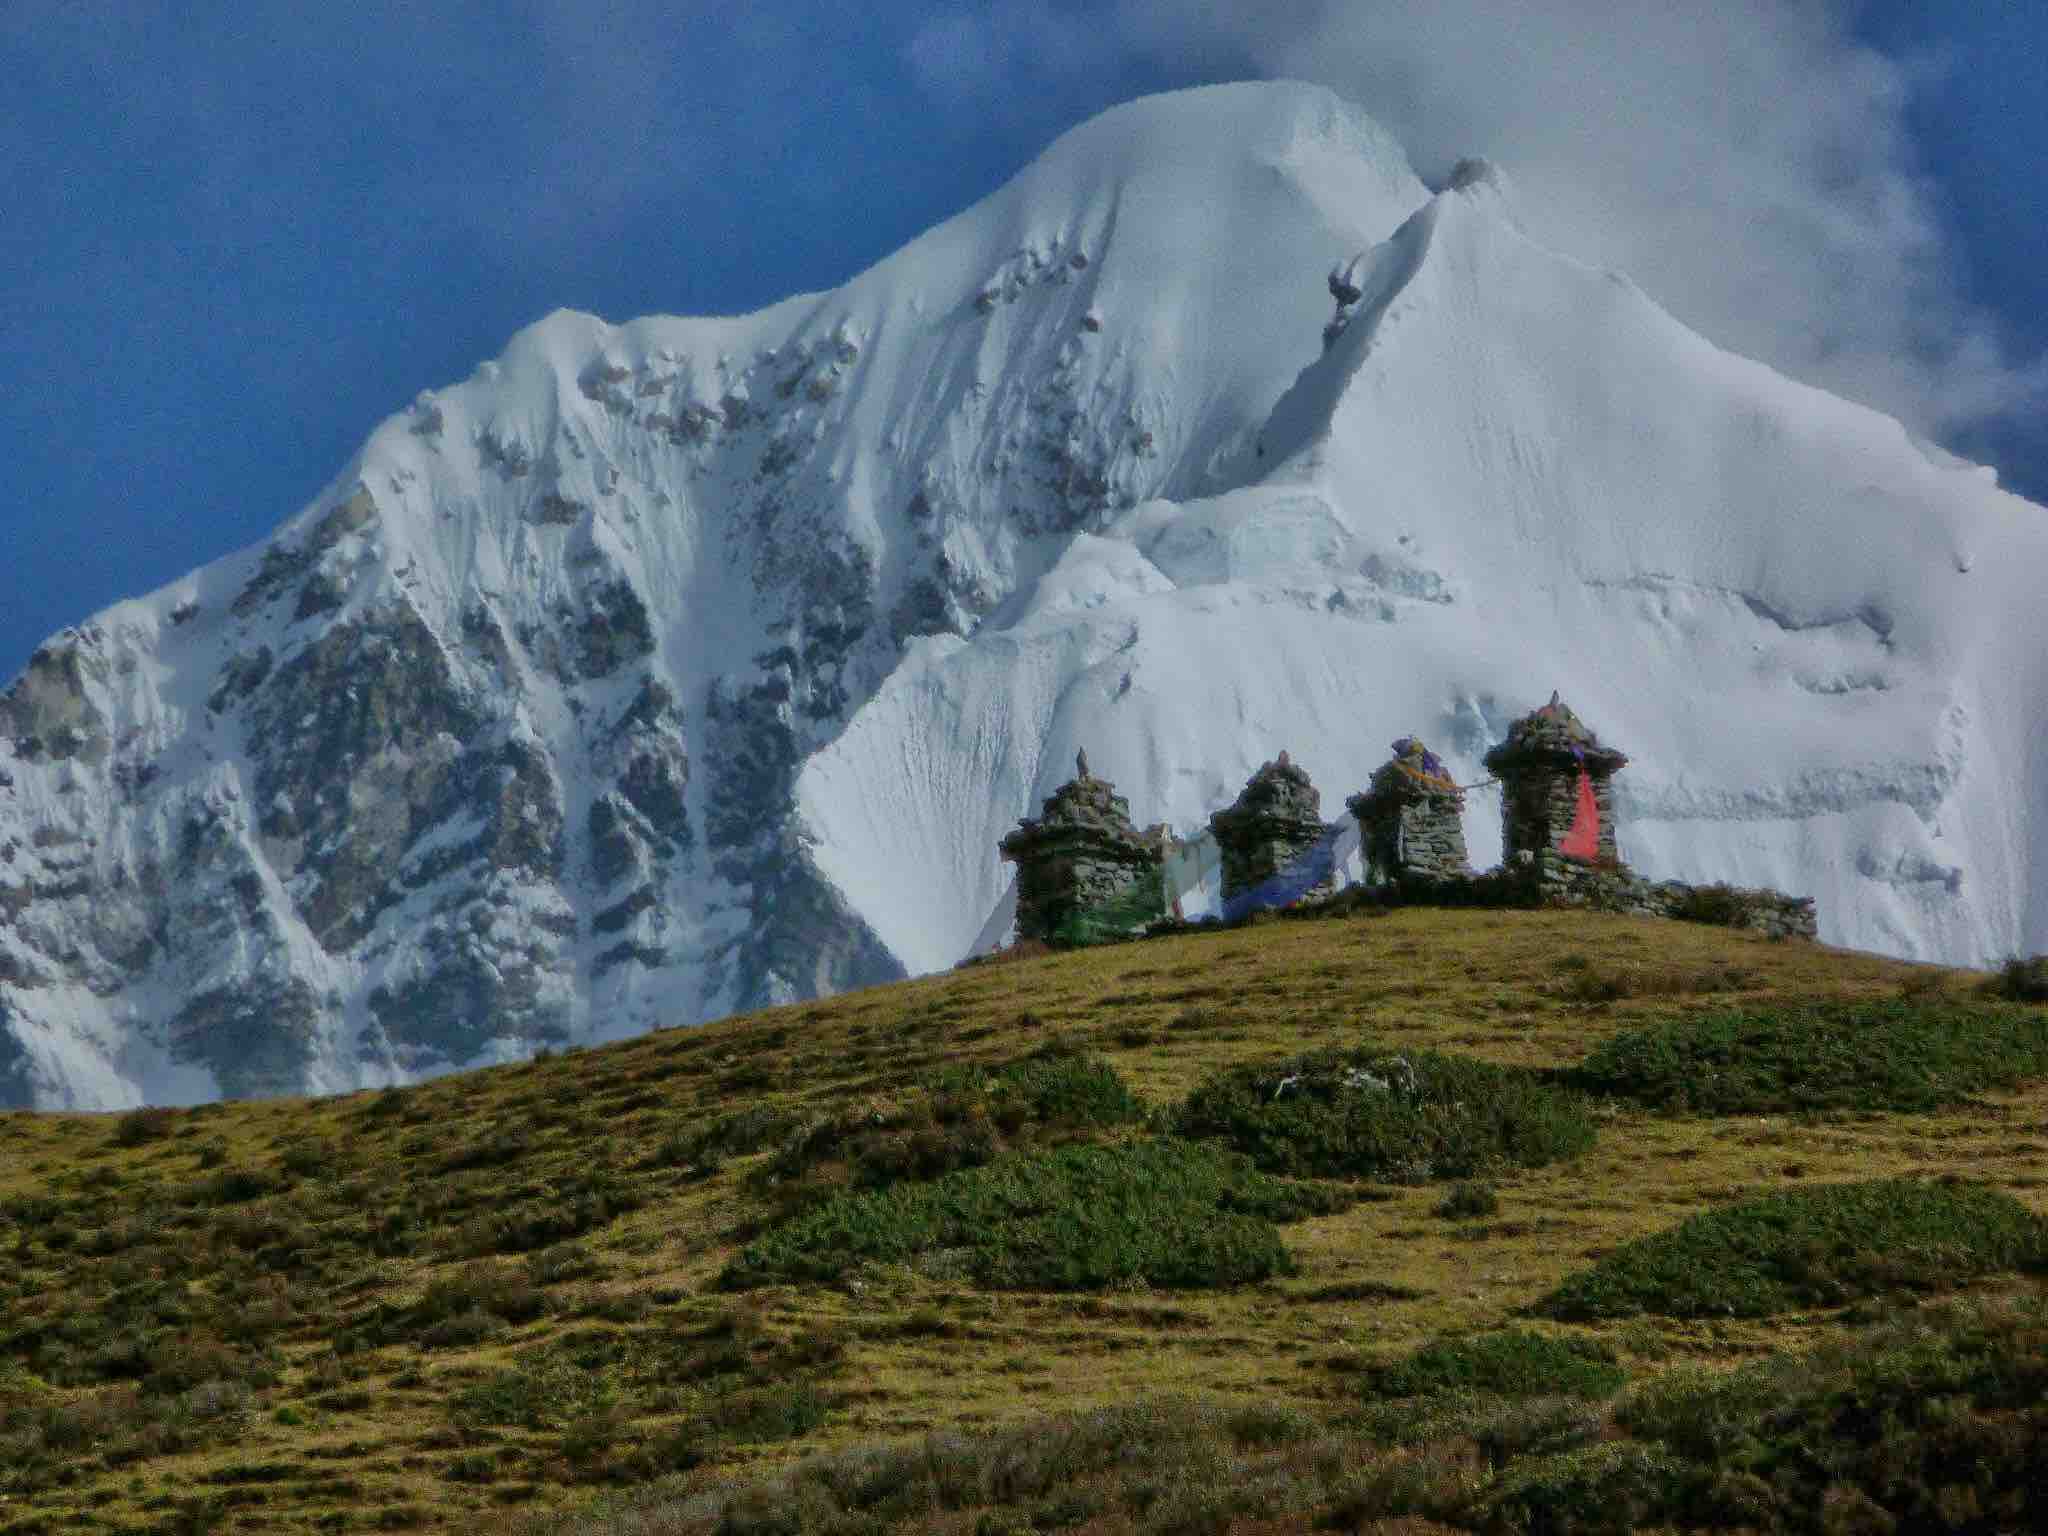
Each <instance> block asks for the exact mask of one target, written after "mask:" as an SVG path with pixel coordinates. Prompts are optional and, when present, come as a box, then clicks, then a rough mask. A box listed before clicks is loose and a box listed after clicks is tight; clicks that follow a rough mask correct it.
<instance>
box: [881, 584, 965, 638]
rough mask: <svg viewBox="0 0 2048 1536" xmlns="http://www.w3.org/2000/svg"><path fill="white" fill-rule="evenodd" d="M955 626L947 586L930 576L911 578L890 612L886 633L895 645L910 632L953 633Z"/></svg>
mask: <svg viewBox="0 0 2048 1536" xmlns="http://www.w3.org/2000/svg"><path fill="white" fill-rule="evenodd" d="M958 628H959V626H958V625H957V624H955V623H954V620H953V609H952V604H951V603H949V602H948V601H947V599H946V589H945V588H944V587H942V586H940V585H939V584H938V582H937V581H935V580H933V579H932V578H931V577H929V576H920V577H918V578H917V579H916V580H915V581H913V582H911V584H910V585H909V586H908V587H907V588H905V589H904V593H903V596H902V597H900V598H899V599H897V602H896V606H895V608H894V609H893V610H891V612H890V614H889V633H890V635H891V636H892V637H893V638H894V639H895V641H896V643H897V644H898V645H901V644H903V642H904V641H906V640H908V639H910V638H911V637H912V636H913V635H945V634H954V633H957V632H958Z"/></svg>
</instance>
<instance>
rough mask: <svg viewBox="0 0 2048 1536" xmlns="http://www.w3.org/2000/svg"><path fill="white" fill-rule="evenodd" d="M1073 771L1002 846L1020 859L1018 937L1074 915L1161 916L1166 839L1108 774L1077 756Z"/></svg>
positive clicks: (1063, 923)
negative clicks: (1148, 830)
mask: <svg viewBox="0 0 2048 1536" xmlns="http://www.w3.org/2000/svg"><path fill="white" fill-rule="evenodd" d="M1076 767H1077V769H1078V772H1077V775H1076V777H1075V778H1073V779H1071V780H1070V781H1068V782H1067V783H1065V784H1063V785H1061V786H1060V787H1059V788H1058V789H1057V790H1055V791H1053V793H1052V795H1051V796H1050V798H1048V799H1047V800H1046V802H1045V805H1044V808H1043V810H1042V812H1041V813H1040V815H1039V817H1038V819H1037V820H1036V821H1033V820H1030V819H1028V818H1027V819H1025V820H1023V821H1020V822H1019V823H1018V824H1017V830H1016V831H1014V832H1012V833H1010V834H1009V835H1008V836H1007V837H1005V838H1004V839H1003V840H1002V843H1001V844H1000V845H999V846H1000V847H1001V850H1002V855H1003V857H1004V858H1006V859H1008V860H1010V861H1011V862H1013V863H1014V864H1016V866H1017V937H1018V938H1020V939H1039V940H1046V939H1052V938H1055V937H1058V936H1059V935H1060V934H1061V933H1062V932H1063V931H1064V930H1066V929H1067V928H1068V926H1069V925H1070V924H1071V923H1072V922H1073V921H1074V920H1075V919H1077V918H1082V917H1086V916H1087V915H1088V914H1091V913H1100V912H1115V913H1118V914H1121V915H1122V917H1123V919H1124V921H1125V922H1126V923H1127V924H1128V925H1129V926H1133V927H1143V926H1144V924H1146V923H1148V922H1151V921H1154V920H1156V919H1158V918H1160V917H1162V916H1164V915H1165V910H1166V907H1165V901H1164V898H1163V895H1162V881H1161V865H1162V863H1163V862H1164V858H1165V849H1164V846H1163V839H1162V838H1161V837H1160V836H1159V835H1158V834H1157V833H1153V834H1150V835H1147V834H1145V833H1141V832H1140V831H1139V830H1138V829H1137V827H1136V826H1134V825H1133V824H1132V822H1131V808H1130V804H1129V802H1127V801H1126V800H1125V799H1124V797H1123V796H1122V795H1119V794H1117V793H1116V787H1115V786H1114V785H1113V784H1111V783H1110V782H1109V781H1108V780H1107V779H1098V778H1096V777H1094V776H1093V775H1092V774H1090V773H1089V771H1088V757H1087V754H1086V753H1082V754H1080V756H1079V757H1078V758H1077V760H1076Z"/></svg>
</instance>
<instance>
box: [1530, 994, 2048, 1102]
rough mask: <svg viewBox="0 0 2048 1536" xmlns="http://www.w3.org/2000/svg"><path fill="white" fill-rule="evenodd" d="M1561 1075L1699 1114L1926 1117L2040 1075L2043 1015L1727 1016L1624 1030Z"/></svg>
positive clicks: (1870, 1012) (2046, 1025)
mask: <svg viewBox="0 0 2048 1536" xmlns="http://www.w3.org/2000/svg"><path fill="white" fill-rule="evenodd" d="M1563 1076H1565V1077H1566V1079H1567V1080H1568V1081H1570V1082H1571V1083H1573V1084H1574V1085H1575V1086H1577V1087H1580V1088H1583V1089H1584V1090H1586V1091H1587V1092H1589V1093H1597V1094H1606V1095H1609V1096H1611V1097H1614V1098H1618V1099H1626V1100H1628V1101H1630V1102H1632V1103H1636V1104H1640V1105H1643V1106H1644V1107H1645V1108H1649V1109H1658V1110H1679V1111H1691V1112H1694V1113H1698V1114H1710V1115H1738V1114H1745V1115H1746V1114H1756V1115H1763V1114H1783V1113H1791V1112H1796V1111H1811V1110H1833V1109H1847V1110H1909V1111H1910V1110H1931V1109H1936V1108H1939V1107H1941V1106H1942V1105H1945V1104H1954V1103H1958V1102H1960V1101H1962V1100H1964V1099H1966V1098H1968V1097H1969V1096H1970V1095H1971V1094H1973V1093H1978V1092H1981V1091H1983V1090H1985V1089H1991V1088H2007V1087H2011V1086H2013V1085H2014V1084H2017V1083H2022V1082H2026V1081H2029V1080H2031V1079H2037V1078H2043V1077H2048V1013H2043V1012H2041V1011H2040V1010H2038V1009H2030V1008H2016V1007H2002V1006H1998V1005H1987V1004H1979V1005H1975V1006H1963V1005H1957V1004H1953V1003H1939V1002H1936V1003H1929V1002H1916V1001H1912V1000H1907V999H1902V1000H1899V1001H1894V1002H1871V1003H1855V1004H1817V1005H1811V1006H1806V1007H1786V1008H1774V1009H1770V1010H1768V1011H1766V1010H1761V1009H1743V1010H1728V1011H1721V1012H1715V1013H1709V1014H1705V1015H1701V1016H1698V1017H1694V1018H1688V1019H1677V1020H1672V1021H1670V1022H1667V1023H1659V1024H1654V1025H1651V1026H1648V1027H1646V1028H1641V1029H1629V1030H1624V1031H1622V1032H1621V1033H1620V1034H1617V1035H1615V1036H1614V1037H1613V1038H1612V1039H1610V1040H1608V1041H1607V1042H1606V1043H1605V1044H1603V1045H1601V1046H1600V1047H1599V1048H1598V1049H1597V1050H1595V1051H1594V1052H1593V1053H1592V1054H1591V1055H1590V1056H1588V1057H1587V1058H1586V1059H1585V1061H1584V1062H1582V1063H1581V1064H1580V1065H1579V1066H1578V1067H1577V1068H1575V1069H1573V1070H1571V1071H1569V1072H1567V1073H1565V1074H1563Z"/></svg>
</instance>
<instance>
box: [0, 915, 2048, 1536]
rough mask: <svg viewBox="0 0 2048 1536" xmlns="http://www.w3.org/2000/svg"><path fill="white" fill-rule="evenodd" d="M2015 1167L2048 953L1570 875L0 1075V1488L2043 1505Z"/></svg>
mask: <svg viewBox="0 0 2048 1536" xmlns="http://www.w3.org/2000/svg"><path fill="white" fill-rule="evenodd" d="M2011 990H2014V991H2020V990H2023V989H2020V988H2017V987H2016V988H2013V989H2011ZM2044 1216H2048V1008H2043V1007H2041V1006H2039V1005H2037V1004H2029V1003H2023V1002H2016V1001H2010V1000H2006V999H2004V998H2001V997H2000V996H1998V995H1997V994H1996V990H1995V989H1994V988H1993V987H1991V986H1989V985H1987V984H1986V981H1985V978H1983V977H1980V976H1976V975H1973V974H1969V973H1960V972H1947V971H1941V970H1936V969H1931V968H1927V967H1917V966H1908V965H1905V964H1901V963H1897V962H1893V961H1888V960H1883V959H1879V958H1876V957H1873V956H1868V955H1859V954H1847V953H1842V952H1838V951H1831V950H1826V949H1821V948H1817V947H1811V946H1806V945H1796V944H1792V945H1788V944H1771V943H1767V942H1765V941H1763V940H1760V939H1755V938H1751V937H1747V936H1744V935H1740V934H1736V933H1731V932H1729V931H1727V930H1725V929H1715V928H1706V927H1699V926H1693V925H1686V924H1677V923H1665V922H1659V921H1652V920H1646V919H1629V918H1616V917H1602V916H1594V915H1586V914H1578V913H1530V912H1506V913H1503V912H1445V911H1402V912H1396V913H1394V914H1392V915H1381V916H1366V915H1354V916H1348V917H1337V918H1325V919H1320V920H1303V921H1269V922H1261V923H1259V924H1256V925H1254V926H1250V927H1246V928H1240V929H1236V930H1230V931H1221V932H1210V933H1201V934H1194V935H1187V936H1181V937H1175V938H1169V939H1160V940H1154V941H1150V942H1146V943H1139V944H1129V945H1121V946H1114V947H1107V948H1101V949H1093V950H1087V951H1080V952H1075V953H1070V954H1064V955H1048V956H1042V957H1038V958H1032V959H1023V960H1015V961H1008V962H1004V963H995V964H988V965H982V966H976V967H972V968H968V969H964V970H961V971H956V972H953V973H951V974H948V975H943V976H935V977H930V978H927V979H924V980H921V981H915V982H908V983H903V984H900V985H896V986H890V987H883V988H877V989H874V990H872V991H867V992H862V993H858V994H854V995H852V996H848V997H843V998H838V999H835V1000H832V1001H829V1002H823V1003H814V1004H803V1005H797V1006H793V1007H788V1008H781V1009H775V1010H771V1011H769V1012H766V1013H761V1014H756V1015H752V1016H750V1017H747V1018H741V1019H732V1020H727V1021H724V1022H722V1023H718V1024H714V1025H710V1026H707V1027H705V1028H702V1029H690V1030H675V1031H667V1032H662V1033H658V1034H654V1035H651V1036H647V1037H645V1038H641V1039H637V1040H633V1041H630V1042H627V1043H624V1044H620V1045H617V1046H612V1047H607V1048H604V1049H599V1050H590V1051H584V1052H577V1053H571V1054H569V1055H565V1056H561V1057H557V1058H554V1059H551V1060H542V1061H536V1062H533V1063H530V1064H526V1065H522V1066H516V1067H506V1068H500V1069H494V1070H490V1071H484V1072H475V1073H469V1074H465V1075H463V1076H460V1077H453V1078H446V1079H442V1080H439V1081H436V1082H433V1083H429V1084H426V1085H423V1086H421V1087H418V1088H412V1089H404V1090H390V1091H386V1092H382V1093H368V1094H357V1095H353V1096H351V1097H348V1098H343V1099H333V1100H318V1101H277V1102H264V1103H247V1104H230V1105H215V1106H207V1107H204V1108H201V1109H195V1110H187V1111H170V1110H148V1111H139V1112H135V1113H132V1114H128V1115H121V1116H87V1115H34V1114H9V1115H5V1116H0V1255H4V1258H5V1262H4V1267H0V1536H29V1533H42V1532H60V1531H101V1530H107V1531H112V1530H165V1531H190V1532H199V1531H207V1530H221V1531H227V1530H251V1531H255V1530H264V1531H352V1530H403V1529H414V1528H418V1529H453V1528H457V1527H467V1528H472V1529H477V1528H481V1529H484V1530H491V1531H499V1530H502V1531H508V1532H510V1531H521V1532H532V1533H533V1536H552V1533H555V1532H563V1533H566V1532H569V1531H572V1530H573V1531H578V1532H581V1531H590V1532H598V1531H605V1532H621V1533H625V1532H632V1533H655V1532H663V1533H665V1532H676V1533H679V1536H680V1533H691V1532H702V1533H711V1532H714V1531H717V1532H722V1533H726V1536H768V1533H787V1536H805V1533H813V1532H815V1533H827V1532H830V1533H836V1536H856V1533H871V1532H874V1533H878V1532H882V1531H892V1530H905V1531H930V1532H957V1533H960V1536H1008V1533H1019V1536H1021V1533H1024V1532H1029V1531H1041V1532H1051V1531H1063V1530H1065V1531H1076V1532H1086V1533H1094V1536H1115V1533H1124V1532H1154V1533H1161V1536H1166V1533H1190V1536H1221V1533H1225V1532H1232V1531H1235V1532H1238V1533H1241V1536H1253V1533H1265V1532H1284V1531H1305V1530H1310V1529H1317V1528H1326V1529H1341V1530H1378V1531H1383V1532H1389V1533H1392V1532H1405V1533H1411V1536H1416V1533H1425V1532H1431V1531H1438V1530H1474V1531H1505V1532H1524V1531H1527V1532H1553V1531H1556V1532H1562V1531H1570V1530H1603V1529H1614V1530H1623V1529H1630V1528H1659V1527H1665V1528H1684V1529H1691V1528H1722V1529H1750V1530H1786V1531H1815V1532H1819V1531H1829V1532H1836V1531H1839V1532H1850V1531H1871V1532H1877V1531H1883V1530H1892V1529H1897V1530H1900V1531H1909V1530H1958V1531H1985V1532H1990V1531H1996V1530H2011V1529H2022V1528H2034V1529H2040V1528H2044V1527H2048V1407H2044V1406H2043V1405H2044V1402H2048V1305H2044V1302H2043V1288H2042V1284H2041V1276H2042V1275H2043V1274H2044V1273H2048V1226H2044V1221H2043V1218H2044ZM2030 1501H2031V1502H2030Z"/></svg>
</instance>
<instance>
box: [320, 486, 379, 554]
mask: <svg viewBox="0 0 2048 1536" xmlns="http://www.w3.org/2000/svg"><path fill="white" fill-rule="evenodd" d="M376 519H377V503H376V501H375V500H374V499H373V498H372V497H371V495H370V491H369V487H368V486H364V485H358V486H357V487H356V488H355V489H354V490H353V491H352V492H350V493H349V497H348V499H347V500H346V501H344V502H342V503H341V504H340V505H339V506H337V507H335V508H334V509H333V510H332V511H331V512H329V513H328V514H327V515H326V516H324V517H322V518H321V519H320V521H319V522H317V523H315V524H314V525H313V531H312V533H310V534H309V535H307V538H306V549H307V552H308V553H309V554H315V555H317V554H321V553H324V552H325V551H327V550H330V549H332V548H334V546H335V545H337V544H339V543H340V542H341V541H342V540H343V539H345V538H347V537H348V536H349V535H350V534H352V533H360V532H361V531H362V530H363V529H365V528H367V527H369V526H370V524H371V523H373V522H375V521H376Z"/></svg>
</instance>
